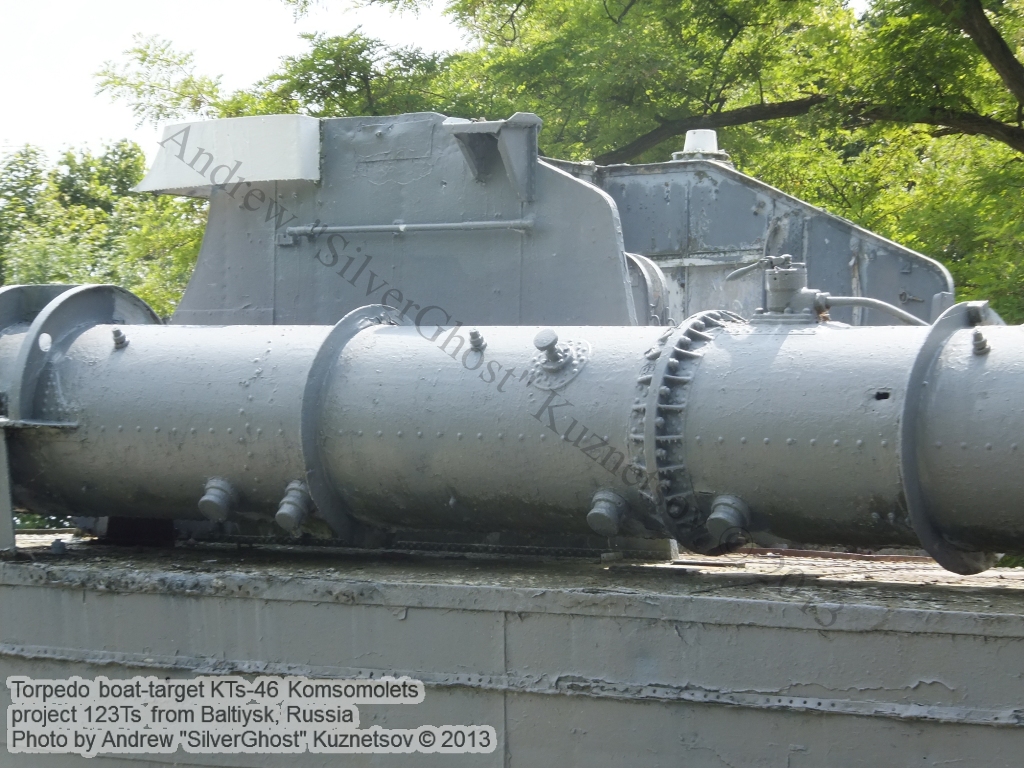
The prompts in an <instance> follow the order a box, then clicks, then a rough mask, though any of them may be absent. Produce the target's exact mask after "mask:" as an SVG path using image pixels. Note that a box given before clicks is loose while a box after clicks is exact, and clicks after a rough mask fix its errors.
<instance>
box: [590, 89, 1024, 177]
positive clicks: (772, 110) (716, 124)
mask: <svg viewBox="0 0 1024 768" xmlns="http://www.w3.org/2000/svg"><path fill="white" fill-rule="evenodd" d="M823 101H825V97H824V96H808V97H807V98H804V99H794V100H793V101H783V102H780V103H778V104H752V105H751V106H749V107H740V108H738V109H731V110H729V111H727V112H717V113H714V114H711V115H698V116H694V117H684V118H682V119H681V120H669V121H668V122H665V123H662V124H661V125H659V126H658V127H657V128H655V129H654V130H652V131H648V132H647V133H645V134H643V135H642V136H639V137H638V138H636V139H634V140H633V141H631V142H629V143H628V144H626V145H625V146H624V147H620V148H618V149H613V150H612V151H611V152H605V153H604V154H603V155H598V156H597V157H595V158H594V162H596V163H597V164H598V165H611V164H613V163H625V162H627V161H629V160H632V159H633V158H634V157H636V156H637V155H640V154H643V153H644V152H646V151H647V150H648V149H652V148H654V147H656V146H658V145H659V144H661V142H663V141H665V140H666V139H671V138H672V137H673V136H679V135H680V134H683V133H686V132H687V131H692V130H695V129H697V128H725V127H727V126H730V125H746V124H747V123H756V122H759V121H761V120H778V119H780V118H783V117H797V116H799V115H804V114H807V112H809V111H810V109H811V107H814V106H816V105H817V104H820V103H821V102H823ZM1022 133H1024V131H1022Z"/></svg>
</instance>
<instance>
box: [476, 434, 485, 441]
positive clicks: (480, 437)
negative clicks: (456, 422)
mask: <svg viewBox="0 0 1024 768" xmlns="http://www.w3.org/2000/svg"><path fill="white" fill-rule="evenodd" d="M476 439H477V440H483V439H484V433H483V432H477V433H476Z"/></svg>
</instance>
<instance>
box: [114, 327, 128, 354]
mask: <svg viewBox="0 0 1024 768" xmlns="http://www.w3.org/2000/svg"><path fill="white" fill-rule="evenodd" d="M127 346H128V337H127V336H125V335H124V333H123V332H122V331H121V329H120V328H115V329H114V349H124V348H125V347H127Z"/></svg>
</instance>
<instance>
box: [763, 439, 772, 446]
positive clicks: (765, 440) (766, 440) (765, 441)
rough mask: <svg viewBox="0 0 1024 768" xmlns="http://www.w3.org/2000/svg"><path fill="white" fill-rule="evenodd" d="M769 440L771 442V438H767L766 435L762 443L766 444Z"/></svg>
mask: <svg viewBox="0 0 1024 768" xmlns="http://www.w3.org/2000/svg"><path fill="white" fill-rule="evenodd" d="M770 442H771V438H768V437H766V438H765V439H764V444H765V445H768V444H769V443H770Z"/></svg>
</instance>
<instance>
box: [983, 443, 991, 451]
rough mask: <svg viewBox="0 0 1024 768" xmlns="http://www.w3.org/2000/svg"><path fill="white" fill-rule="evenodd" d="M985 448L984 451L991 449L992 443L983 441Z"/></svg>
mask: <svg viewBox="0 0 1024 768" xmlns="http://www.w3.org/2000/svg"><path fill="white" fill-rule="evenodd" d="M985 450H986V451H991V450H992V443H985Z"/></svg>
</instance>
